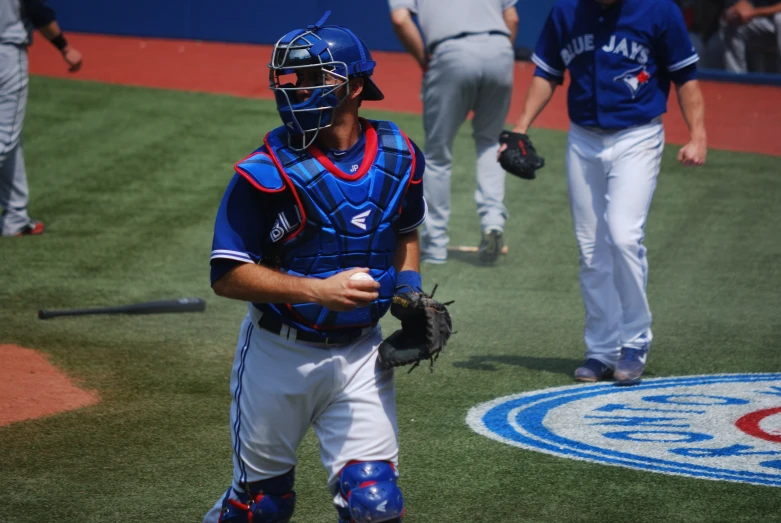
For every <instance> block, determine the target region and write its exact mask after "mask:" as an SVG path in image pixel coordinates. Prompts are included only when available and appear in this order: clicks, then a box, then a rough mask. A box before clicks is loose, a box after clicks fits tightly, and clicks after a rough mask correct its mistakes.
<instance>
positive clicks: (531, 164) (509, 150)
mask: <svg viewBox="0 0 781 523" xmlns="http://www.w3.org/2000/svg"><path fill="white" fill-rule="evenodd" d="M499 143H500V144H502V145H505V146H506V148H505V149H504V150H503V151H502V152H501V153H500V154H499V163H500V164H501V165H502V168H503V169H504V170H505V171H507V172H508V173H510V174H514V175H515V176H519V177H521V178H525V179H526V180H534V178H536V174H535V171H536V170H537V169H542V167H543V166H544V165H545V158H543V157H542V156H540V155H538V154H537V150H536V149H535V148H534V145H532V141H531V140H530V139H529V137H528V136H527V135H525V134H521V133H514V132H512V131H502V134H500V135H499Z"/></svg>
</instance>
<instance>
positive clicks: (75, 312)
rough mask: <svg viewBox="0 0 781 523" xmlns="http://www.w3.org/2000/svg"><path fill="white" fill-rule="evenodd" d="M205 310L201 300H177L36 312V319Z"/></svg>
mask: <svg viewBox="0 0 781 523" xmlns="http://www.w3.org/2000/svg"><path fill="white" fill-rule="evenodd" d="M204 310H206V301H204V300H203V299H202V298H179V299H178V300H161V301H147V302H144V303H132V304H128V305H118V306H116V307H92V308H88V309H60V310H44V309H41V310H39V311H38V318H40V319H42V320H48V319H49V318H56V317H57V316H86V315H88V314H163V313H167V312H201V311H204Z"/></svg>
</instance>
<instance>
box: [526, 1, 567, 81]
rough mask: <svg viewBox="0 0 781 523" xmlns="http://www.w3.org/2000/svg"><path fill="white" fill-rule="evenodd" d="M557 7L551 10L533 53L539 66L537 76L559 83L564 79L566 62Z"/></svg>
mask: <svg viewBox="0 0 781 523" xmlns="http://www.w3.org/2000/svg"><path fill="white" fill-rule="evenodd" d="M556 13H557V10H556V7H555V6H554V8H553V9H552V10H551V12H550V14H549V15H548V19H547V20H545V25H544V26H543V27H542V32H541V33H540V37H539V38H538V39H537V45H536V46H535V48H534V54H532V62H534V64H535V65H536V66H537V69H536V71H535V72H534V75H535V76H541V77H543V78H545V79H546V80H556V81H558V82H559V83H561V81H563V79H564V71H565V70H566V69H567V66H566V64H565V63H564V61H563V60H562V58H561V47H562V46H561V37H560V32H559V24H558V22H557V16H556Z"/></svg>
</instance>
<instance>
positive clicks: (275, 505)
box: [220, 469, 296, 523]
mask: <svg viewBox="0 0 781 523" xmlns="http://www.w3.org/2000/svg"><path fill="white" fill-rule="evenodd" d="M294 470H295V469H291V470H290V472H288V473H287V474H283V475H282V476H276V477H273V478H269V479H264V480H262V481H256V482H254V483H249V485H248V486H249V493H247V492H246V491H244V490H242V491H238V490H236V489H234V488H232V487H231V488H229V489H228V492H226V493H225V499H224V500H223V502H222V512H220V523H288V522H289V521H290V518H291V517H292V516H293V510H294V508H295V505H296V493H295V492H294V491H293V483H294V481H295V472H294Z"/></svg>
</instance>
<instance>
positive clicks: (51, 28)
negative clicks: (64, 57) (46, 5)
mask: <svg viewBox="0 0 781 523" xmlns="http://www.w3.org/2000/svg"><path fill="white" fill-rule="evenodd" d="M38 32H40V33H41V34H42V35H43V37H44V38H46V39H47V40H48V41H50V42H51V43H52V44H53V45H54V46H55V47H56V48H57V49H58V50H59V51H60V52H65V50H66V49H68V41H67V40H65V36H64V35H63V34H62V29H60V24H58V23H57V20H53V21H51V22H49V23H48V24H46V25H44V26H41V27H39V28H38Z"/></svg>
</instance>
